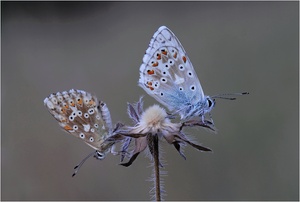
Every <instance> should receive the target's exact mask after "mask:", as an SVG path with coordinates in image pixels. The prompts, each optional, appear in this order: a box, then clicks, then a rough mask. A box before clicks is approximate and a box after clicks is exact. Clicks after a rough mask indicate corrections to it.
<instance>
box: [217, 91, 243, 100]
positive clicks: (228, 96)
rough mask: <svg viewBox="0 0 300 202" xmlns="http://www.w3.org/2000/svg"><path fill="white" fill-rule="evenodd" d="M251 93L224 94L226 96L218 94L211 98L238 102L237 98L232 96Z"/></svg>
mask: <svg viewBox="0 0 300 202" xmlns="http://www.w3.org/2000/svg"><path fill="white" fill-rule="evenodd" d="M248 94H249V92H243V93H224V94H218V95H214V96H211V98H221V99H226V100H236V97H231V96H241V95H248Z"/></svg>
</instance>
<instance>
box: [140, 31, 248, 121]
mask: <svg viewBox="0 0 300 202" xmlns="http://www.w3.org/2000/svg"><path fill="white" fill-rule="evenodd" d="M139 86H141V87H142V88H143V89H144V90H145V91H146V92H147V93H148V94H149V95H150V96H152V97H153V98H155V99H156V100H157V101H158V102H160V103H161V104H162V105H164V106H165V107H167V108H168V109H169V110H170V111H171V112H173V113H174V114H179V115H180V117H181V119H182V120H189V119H191V118H193V117H200V118H201V121H202V122H203V123H205V114H207V113H208V114H209V115H210V112H211V110H212V109H213V108H214V106H215V103H216V102H215V98H224V99H230V100H234V99H235V98H234V97H226V96H227V95H244V94H248V93H247V92H244V93H234V94H222V95H217V96H212V97H210V96H207V95H204V92H203V90H202V87H201V84H200V81H199V79H198V77H197V74H196V72H195V70H194V68H193V65H192V63H191V61H190V59H189V58H188V56H187V54H186V52H185V50H184V48H183V46H182V45H181V43H180V42H179V40H178V38H177V37H176V36H175V34H174V33H173V32H172V31H171V30H170V29H168V28H167V27H165V26H161V27H160V28H159V29H158V30H157V31H156V32H155V33H154V35H153V37H152V39H151V41H150V44H149V47H148V49H147V50H146V54H145V55H144V57H143V63H142V65H141V66H140V79H139ZM210 117H211V115H210ZM209 123H213V121H212V118H211V122H209Z"/></svg>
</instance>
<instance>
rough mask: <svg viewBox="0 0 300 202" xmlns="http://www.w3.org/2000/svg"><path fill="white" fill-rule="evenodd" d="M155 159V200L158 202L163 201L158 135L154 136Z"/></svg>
mask: <svg viewBox="0 0 300 202" xmlns="http://www.w3.org/2000/svg"><path fill="white" fill-rule="evenodd" d="M153 157H154V170H155V198H156V201H161V193H160V173H159V149H158V135H157V134H155V135H154V136H153Z"/></svg>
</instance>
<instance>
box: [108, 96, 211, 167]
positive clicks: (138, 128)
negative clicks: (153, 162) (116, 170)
mask: <svg viewBox="0 0 300 202" xmlns="http://www.w3.org/2000/svg"><path fill="white" fill-rule="evenodd" d="M127 112H128V115H129V117H130V118H131V119H132V121H133V122H134V124H135V125H134V126H124V125H121V126H120V127H118V128H117V129H116V130H115V132H114V135H113V136H111V138H112V139H114V140H117V139H123V142H124V143H123V147H122V152H123V154H125V153H130V154H131V155H130V159H129V161H128V162H127V163H122V164H121V165H123V166H126V167H127V166H130V165H131V164H132V163H133V161H134V160H135V159H136V158H137V156H138V155H139V154H140V153H141V152H142V151H144V150H145V149H146V148H147V147H148V148H149V151H150V153H151V155H152V156H153V154H154V151H153V147H154V146H153V136H157V137H158V139H161V138H163V139H165V140H166V141H167V142H168V143H169V144H172V145H173V146H174V147H175V149H176V150H177V151H178V152H179V154H180V155H181V156H182V157H183V158H185V156H184V154H183V153H182V151H181V146H182V145H185V144H188V145H191V146H192V147H194V148H196V149H198V150H199V151H212V150H211V149H210V148H207V147H203V146H201V145H198V144H196V143H193V142H191V141H190V140H189V139H188V138H187V136H186V135H185V134H184V133H183V131H182V128H183V127H186V126H195V125H200V126H203V127H206V128H209V129H211V130H213V128H212V127H211V126H210V125H209V124H208V123H203V122H199V121H194V120H190V121H188V122H184V123H173V122H171V120H170V115H168V114H167V112H166V111H165V109H163V108H161V107H160V106H158V105H153V106H150V107H149V108H147V109H146V110H145V111H143V101H142V98H140V100H139V101H138V102H137V103H136V104H135V105H132V104H130V103H128V109H127ZM124 137H126V140H124ZM132 139H134V140H135V147H134V149H133V151H132V152H128V148H129V144H130V142H131V141H132ZM123 159H124V156H123V157H122V158H121V161H123Z"/></svg>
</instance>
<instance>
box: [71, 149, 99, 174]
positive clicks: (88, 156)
mask: <svg viewBox="0 0 300 202" xmlns="http://www.w3.org/2000/svg"><path fill="white" fill-rule="evenodd" d="M93 155H97V151H93V152H92V153H90V154H89V155H87V156H86V157H85V158H84V159H83V160H82V161H81V162H80V163H79V164H78V165H77V166H75V167H74V170H75V171H74V173H73V175H72V177H74V176H75V175H76V174H77V172H78V171H79V169H80V168H81V166H82V165H83V164H84V162H85V161H86V160H87V159H88V158H90V157H91V156H93Z"/></svg>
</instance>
